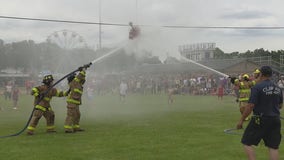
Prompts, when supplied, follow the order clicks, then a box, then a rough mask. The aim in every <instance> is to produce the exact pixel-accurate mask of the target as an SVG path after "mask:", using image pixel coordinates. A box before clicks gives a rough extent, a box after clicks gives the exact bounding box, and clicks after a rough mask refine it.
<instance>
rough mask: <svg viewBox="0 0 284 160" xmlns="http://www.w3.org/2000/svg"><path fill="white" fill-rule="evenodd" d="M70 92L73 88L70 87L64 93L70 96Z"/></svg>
mask: <svg viewBox="0 0 284 160" xmlns="http://www.w3.org/2000/svg"><path fill="white" fill-rule="evenodd" d="M70 92H71V89H70V88H69V89H68V90H67V91H66V92H65V93H64V95H65V96H68V95H69V93H70Z"/></svg>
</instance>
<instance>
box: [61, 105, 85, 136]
mask: <svg viewBox="0 0 284 160" xmlns="http://www.w3.org/2000/svg"><path fill="white" fill-rule="evenodd" d="M80 117H81V113H80V110H79V105H77V104H73V103H67V117H66V119H65V124H64V129H65V131H73V130H76V129H79V128H80V125H79V123H80Z"/></svg>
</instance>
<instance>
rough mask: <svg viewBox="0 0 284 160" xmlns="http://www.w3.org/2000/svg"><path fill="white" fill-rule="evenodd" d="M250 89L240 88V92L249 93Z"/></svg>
mask: <svg viewBox="0 0 284 160" xmlns="http://www.w3.org/2000/svg"><path fill="white" fill-rule="evenodd" d="M249 92H250V89H240V93H249Z"/></svg>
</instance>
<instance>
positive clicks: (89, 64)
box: [83, 62, 92, 69]
mask: <svg viewBox="0 0 284 160" xmlns="http://www.w3.org/2000/svg"><path fill="white" fill-rule="evenodd" d="M91 65H92V63H91V62H90V63H88V64H85V65H84V66H83V67H84V68H85V69H87V68H89V67H90V66H91Z"/></svg>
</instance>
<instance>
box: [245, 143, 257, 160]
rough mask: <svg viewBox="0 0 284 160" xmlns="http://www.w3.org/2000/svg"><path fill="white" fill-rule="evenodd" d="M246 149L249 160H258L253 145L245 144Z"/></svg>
mask: <svg viewBox="0 0 284 160" xmlns="http://www.w3.org/2000/svg"><path fill="white" fill-rule="evenodd" d="M244 149H245V152H246V154H247V157H248V160H256V157H255V152H254V148H253V147H252V146H247V145H244Z"/></svg>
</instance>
